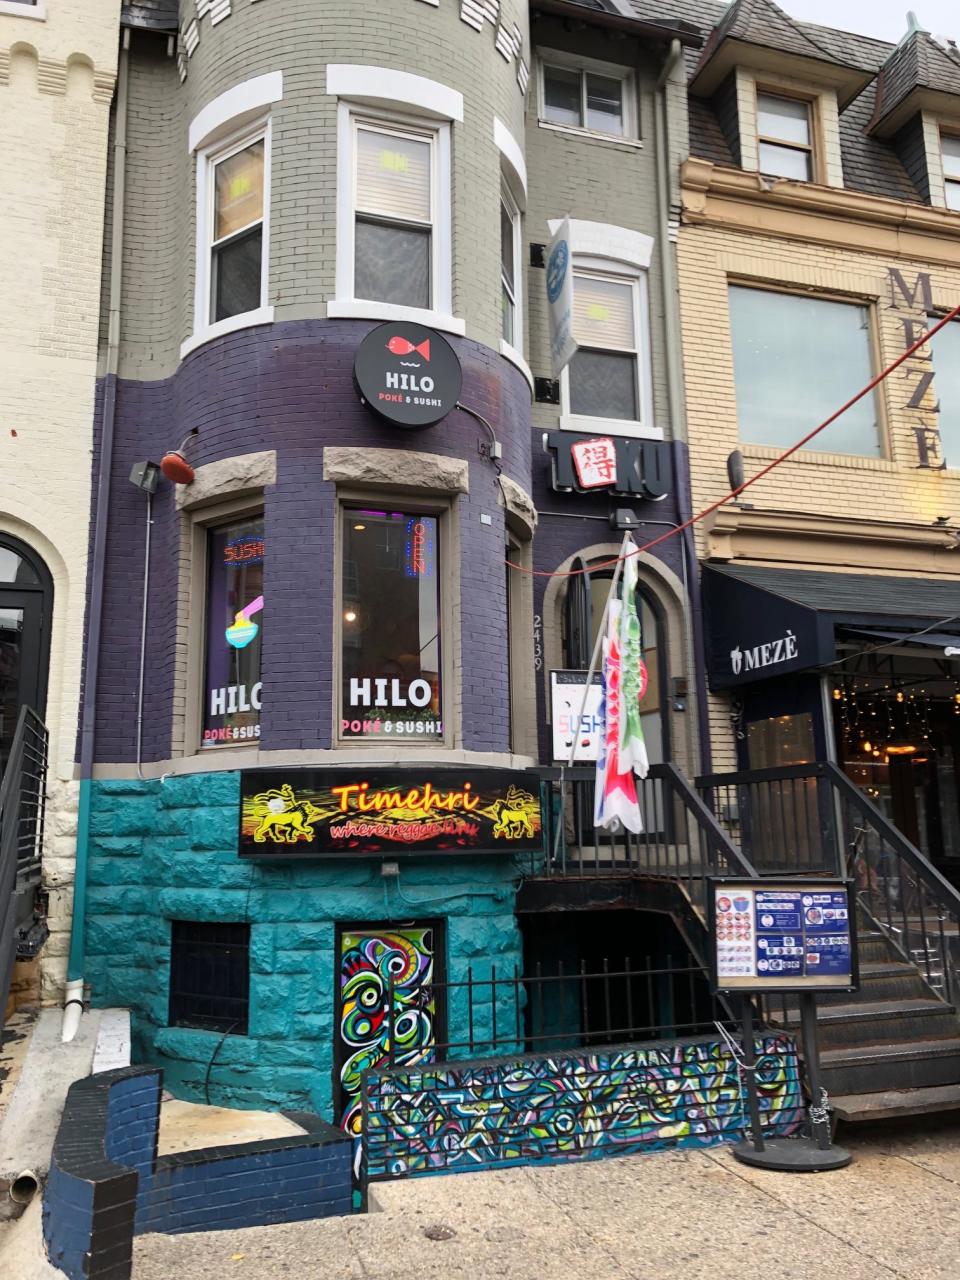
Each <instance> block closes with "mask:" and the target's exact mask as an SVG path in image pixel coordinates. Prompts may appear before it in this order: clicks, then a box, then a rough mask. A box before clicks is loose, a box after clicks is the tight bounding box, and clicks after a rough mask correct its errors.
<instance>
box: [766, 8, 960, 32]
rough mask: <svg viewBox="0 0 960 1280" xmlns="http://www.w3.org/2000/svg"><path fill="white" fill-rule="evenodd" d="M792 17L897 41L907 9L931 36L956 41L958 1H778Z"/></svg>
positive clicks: (959, 20)
mask: <svg viewBox="0 0 960 1280" xmlns="http://www.w3.org/2000/svg"><path fill="white" fill-rule="evenodd" d="M778 2H779V4H780V8H781V9H783V10H784V12H786V13H789V14H790V16H791V17H792V18H801V19H803V20H804V21H806V22H820V23H822V24H823V25H824V26H825V27H838V28H839V29H840V30H841V31H859V32H860V33H861V34H862V35H867V36H877V37H879V39H881V40H893V41H897V40H899V39H900V37H901V36H902V35H903V34H904V32H905V31H906V29H907V10H908V9H913V11H914V12H915V13H916V15H917V17H918V18H919V19H920V25H921V26H922V27H924V28H925V29H926V30H927V31H929V32H931V33H932V34H933V35H945V36H952V37H953V39H954V40H957V41H958V42H960V4H958V0H778Z"/></svg>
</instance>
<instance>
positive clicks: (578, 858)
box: [532, 762, 757, 917]
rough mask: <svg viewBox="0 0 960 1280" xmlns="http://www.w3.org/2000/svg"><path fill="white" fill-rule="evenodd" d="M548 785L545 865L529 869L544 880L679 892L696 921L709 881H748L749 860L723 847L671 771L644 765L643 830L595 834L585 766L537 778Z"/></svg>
mask: <svg viewBox="0 0 960 1280" xmlns="http://www.w3.org/2000/svg"><path fill="white" fill-rule="evenodd" d="M538 773H539V774H540V776H541V778H542V779H543V780H544V782H545V783H546V784H547V789H548V806H547V808H548V811H547V823H546V828H547V830H546V837H547V857H546V861H545V864H544V865H542V866H541V867H539V868H536V869H533V870H532V874H534V875H545V876H547V877H549V878H572V877H576V878H584V877H593V876H597V875H606V874H611V873H612V874H635V875H642V876H645V877H649V878H654V879H664V880H672V881H675V882H678V883H680V884H682V885H683V886H684V888H685V890H686V893H687V896H688V897H689V899H690V901H691V902H692V903H693V904H694V905H695V907H696V908H697V909H698V911H699V912H700V914H701V917H702V916H703V915H704V914H705V911H706V902H707V898H706V881H707V878H708V877H709V876H713V875H735V876H744V877H750V878H753V877H754V876H756V874H757V872H756V870H755V868H754V866H753V864H752V863H751V861H750V859H749V858H748V857H747V856H746V855H745V854H744V853H743V852H742V850H741V849H740V848H738V847H737V845H736V843H735V842H734V841H733V840H731V839H730V837H729V835H728V833H727V832H726V831H724V829H723V826H722V825H721V824H720V823H719V822H718V821H717V819H716V818H715V816H714V815H713V813H711V811H710V809H709V808H708V807H707V805H706V804H704V802H703V800H702V799H701V797H700V796H699V795H698V794H697V792H696V791H695V789H694V788H693V786H692V785H691V784H690V782H689V781H688V780H687V779H686V778H685V777H684V776H683V774H682V773H681V772H680V770H679V769H678V768H677V766H676V765H674V764H672V763H669V762H668V763H663V764H654V765H651V767H650V770H649V773H648V774H647V776H646V778H643V779H637V795H638V800H639V803H640V810H641V814H642V817H643V824H644V830H642V831H641V832H639V833H637V834H634V833H631V832H629V831H620V832H617V833H610V832H606V831H601V830H599V829H597V828H596V827H594V823H593V797H594V782H595V770H594V769H593V768H592V767H591V766H587V765H573V766H570V767H562V768H561V767H559V766H554V767H549V768H542V769H540V770H538Z"/></svg>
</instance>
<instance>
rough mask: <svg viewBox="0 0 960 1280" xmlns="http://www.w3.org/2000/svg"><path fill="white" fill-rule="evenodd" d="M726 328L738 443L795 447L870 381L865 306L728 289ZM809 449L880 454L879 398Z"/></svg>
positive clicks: (848, 415) (853, 412) (852, 410)
mask: <svg viewBox="0 0 960 1280" xmlns="http://www.w3.org/2000/svg"><path fill="white" fill-rule="evenodd" d="M730 328H731V335H732V340H733V367H734V376H735V378H736V385H737V417H738V420H739V424H740V439H741V440H743V441H745V442H747V443H749V444H769V445H776V446H777V447H778V448H779V447H787V446H789V445H792V444H795V443H796V441H797V440H800V439H801V438H802V437H803V436H805V435H806V434H807V432H809V431H811V430H812V429H813V428H814V427H815V426H816V425H817V424H818V423H819V422H822V421H823V420H824V418H826V417H828V416H829V415H830V414H831V413H833V412H834V411H835V410H836V409H837V408H838V406H839V405H842V404H844V403H845V402H846V401H847V400H849V399H850V397H851V396H852V395H853V394H854V393H855V392H857V391H859V390H860V389H861V388H862V387H863V386H864V385H865V384H866V383H868V382H869V381H870V379H871V378H872V377H873V358H872V353H871V341H870V312H869V309H868V308H867V307H864V306H858V305H856V304H854V303H848V302H831V301H828V300H826V299H824V298H808V297H802V296H800V295H799V294H794V293H775V292H772V291H769V290H764V289H748V288H743V287H739V286H733V287H731V289H730ZM808 447H809V448H810V449H813V450H817V451H819V452H821V453H824V452H825V453H849V454H859V455H862V456H864V457H871V458H876V457H879V455H880V431H879V423H878V403H877V399H876V395H875V394H873V395H869V396H865V397H864V398H863V399H862V400H860V401H858V403H857V404H855V405H854V406H853V407H852V408H850V409H848V410H847V411H846V413H845V414H843V416H842V417H840V418H838V419H837V421H836V422H835V423H833V424H832V425H831V426H829V427H827V428H826V430H825V431H821V433H820V434H819V435H818V436H817V437H816V438H815V439H814V440H812V441H811V442H810V445H809V446H808Z"/></svg>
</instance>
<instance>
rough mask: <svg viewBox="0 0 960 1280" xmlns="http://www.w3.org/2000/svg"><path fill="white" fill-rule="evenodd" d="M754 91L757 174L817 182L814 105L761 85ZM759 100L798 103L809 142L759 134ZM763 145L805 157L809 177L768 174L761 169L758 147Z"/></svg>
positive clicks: (808, 99) (801, 98)
mask: <svg viewBox="0 0 960 1280" xmlns="http://www.w3.org/2000/svg"><path fill="white" fill-rule="evenodd" d="M755 89H756V95H757V101H756V119H757V165H758V172H759V173H762V174H763V175H764V176H766V177H771V178H782V179H783V181H784V182H817V181H818V173H817V160H818V157H817V147H816V140H817V130H816V121H815V118H814V111H815V109H816V103H815V102H814V101H813V100H811V99H810V98H803V97H798V96H796V95H794V94H790V93H784V92H783V91H782V90H779V89H768V88H766V86H765V85H763V84H757V85H756V86H755ZM761 98H772V99H773V100H774V101H775V102H799V103H800V104H801V106H804V107H806V109H807V136H808V138H809V141H808V142H806V143H802V142H788V141H786V140H785V139H784V138H775V137H772V136H771V135H770V134H767V133H761V132H760V99H761ZM764 143H766V144H767V146H769V147H779V148H780V149H781V150H782V151H795V152H798V153H799V154H800V155H805V156H807V158H808V164H809V167H810V176H809V177H808V178H795V177H791V176H789V175H787V174H777V173H771V174H768V173H767V171H766V170H765V169H764V168H763V162H762V161H761V159H760V147H761V146H762V145H763V144H764Z"/></svg>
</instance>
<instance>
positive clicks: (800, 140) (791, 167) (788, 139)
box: [757, 93, 813, 182]
mask: <svg viewBox="0 0 960 1280" xmlns="http://www.w3.org/2000/svg"><path fill="white" fill-rule="evenodd" d="M810 116H811V112H810V103H809V102H803V101H801V100H800V99H798V98H780V97H775V96H774V95H773V94H771V93H758V94H757V139H758V143H759V147H760V172H761V173H767V174H770V175H772V176H774V177H778V178H793V179H794V180H795V181H797V182H810V181H812V179H813V141H812V139H813V130H812V125H811V118H810Z"/></svg>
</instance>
